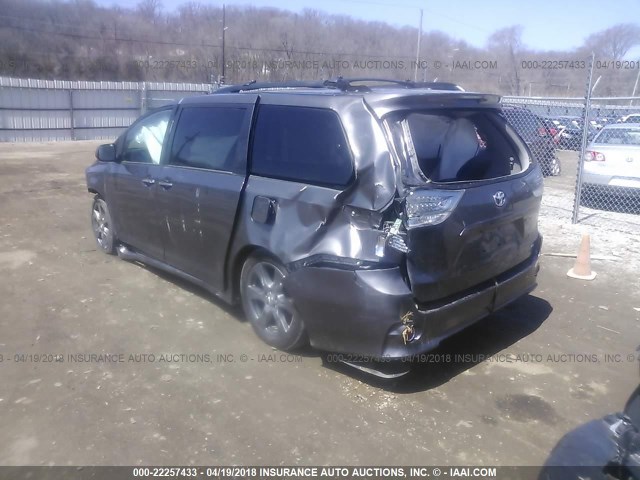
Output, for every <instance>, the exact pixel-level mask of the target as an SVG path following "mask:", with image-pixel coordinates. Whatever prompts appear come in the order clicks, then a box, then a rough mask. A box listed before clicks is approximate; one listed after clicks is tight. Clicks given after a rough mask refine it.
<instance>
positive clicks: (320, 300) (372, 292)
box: [286, 237, 542, 361]
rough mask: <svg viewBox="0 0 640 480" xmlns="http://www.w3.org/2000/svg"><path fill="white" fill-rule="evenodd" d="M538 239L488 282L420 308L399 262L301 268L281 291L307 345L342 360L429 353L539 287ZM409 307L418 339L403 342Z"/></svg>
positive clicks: (539, 245)
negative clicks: (285, 293) (379, 266)
mask: <svg viewBox="0 0 640 480" xmlns="http://www.w3.org/2000/svg"><path fill="white" fill-rule="evenodd" d="M541 245H542V238H541V237H539V238H538V240H536V242H535V243H534V245H532V248H531V255H530V257H529V258H528V259H527V260H526V261H524V262H522V263H521V264H519V265H517V266H516V267H514V268H512V269H510V270H509V271H507V272H504V273H502V274H501V275H499V276H497V277H496V278H494V279H492V281H490V282H485V283H483V284H482V285H478V286H476V287H475V288H473V289H471V290H470V291H467V292H464V293H463V294H461V295H457V296H455V297H452V298H447V299H444V300H441V301H438V302H433V303H431V304H428V305H417V304H416V303H415V300H414V298H413V294H412V292H411V290H410V289H409V287H408V286H407V284H406V282H405V281H404V279H403V276H402V273H401V271H400V268H399V267H394V268H388V269H378V270H342V269H337V268H327V267H304V268H301V269H299V270H296V271H294V272H292V274H291V275H290V276H289V277H288V278H287V284H286V288H287V290H288V291H289V292H290V294H291V295H292V296H293V298H294V301H295V304H296V308H297V310H298V311H299V313H300V314H301V316H302V318H303V319H304V321H305V325H306V327H307V330H308V333H309V339H310V342H311V345H312V346H313V347H315V348H318V349H320V350H326V351H330V352H339V353H344V354H347V355H348V357H346V359H350V360H354V361H355V360H358V359H362V358H363V357H365V356H366V358H369V359H370V358H377V359H392V358H393V359H395V358H397V359H401V358H407V357H410V356H412V355H416V354H420V353H424V352H426V351H429V350H432V349H434V348H435V347H437V346H438V344H439V343H440V342H441V341H442V340H443V339H445V338H447V337H449V336H451V335H453V334H455V333H456V332H459V331H460V330H462V329H464V328H465V327H467V326H469V325H471V324H473V323H475V322H477V321H478V320H481V319H482V318H484V317H486V316H487V315H489V314H491V313H492V312H494V311H496V310H497V309H499V308H501V307H503V306H505V305H506V304H508V303H510V302H512V301H514V300H516V299H517V298H519V297H521V296H522V295H525V294H527V293H529V292H530V291H532V290H533V289H534V288H535V287H536V275H537V273H538V269H539V266H538V255H539V253H540V247H541ZM407 312H411V317H412V321H413V325H414V328H415V336H414V338H413V340H412V341H411V342H408V343H407V344H405V343H404V341H403V338H402V331H403V329H404V325H403V323H402V321H401V318H402V317H403V316H404V315H405V314H407Z"/></svg>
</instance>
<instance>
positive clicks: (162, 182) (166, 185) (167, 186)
mask: <svg viewBox="0 0 640 480" xmlns="http://www.w3.org/2000/svg"><path fill="white" fill-rule="evenodd" d="M158 185H160V186H161V187H162V188H164V189H165V190H169V189H170V188H171V187H173V183H171V182H169V181H167V180H160V181H159V182H158Z"/></svg>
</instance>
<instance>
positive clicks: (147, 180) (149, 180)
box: [142, 178, 156, 187]
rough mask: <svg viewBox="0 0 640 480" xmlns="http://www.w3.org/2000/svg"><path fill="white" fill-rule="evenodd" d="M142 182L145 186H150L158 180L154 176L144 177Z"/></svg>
mask: <svg viewBox="0 0 640 480" xmlns="http://www.w3.org/2000/svg"><path fill="white" fill-rule="evenodd" d="M142 183H143V184H144V186H145V187H150V186H151V185H153V184H154V183H156V181H155V180H154V179H153V178H143V179H142Z"/></svg>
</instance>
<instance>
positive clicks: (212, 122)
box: [169, 107, 246, 172]
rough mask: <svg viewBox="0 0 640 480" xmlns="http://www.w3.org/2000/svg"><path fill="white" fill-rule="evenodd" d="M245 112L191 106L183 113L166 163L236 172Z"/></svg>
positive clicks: (233, 109) (223, 108)
mask: <svg viewBox="0 0 640 480" xmlns="http://www.w3.org/2000/svg"><path fill="white" fill-rule="evenodd" d="M245 116H246V110H245V109H244V108H235V107H190V108H185V109H183V110H182V113H181V114H180V118H179V120H178V124H177V126H176V133H175V136H174V138H173V147H172V148H171V158H170V160H169V164H171V165H176V166H183V167H194V168H206V169H210V170H223V171H228V172H232V171H236V170H237V167H238V163H239V158H240V154H241V151H242V143H243V142H242V137H243V135H242V133H243V125H244V121H245Z"/></svg>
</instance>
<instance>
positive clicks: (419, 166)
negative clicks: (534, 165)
mask: <svg viewBox="0 0 640 480" xmlns="http://www.w3.org/2000/svg"><path fill="white" fill-rule="evenodd" d="M390 124H391V130H392V133H393V139H394V142H395V144H396V149H397V151H398V154H399V155H400V157H401V158H402V159H403V163H404V164H405V165H404V170H405V171H404V172H403V173H404V175H403V176H404V177H405V178H406V179H407V180H408V182H409V183H414V182H415V181H418V182H424V181H433V182H461V181H472V180H485V179H490V178H497V177H504V176H507V175H512V174H516V173H520V172H522V171H524V170H526V169H527V167H528V157H527V155H526V153H525V151H524V150H523V149H522V148H518V147H517V146H516V144H515V143H514V138H513V133H512V132H511V131H510V130H509V129H508V127H507V126H506V124H505V121H504V120H503V119H501V117H500V116H498V115H497V114H496V113H495V112H491V111H468V110H464V111H452V110H446V111H444V110H443V111H429V112H413V113H410V114H408V115H405V116H403V117H398V118H396V119H393V120H391V121H390Z"/></svg>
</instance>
